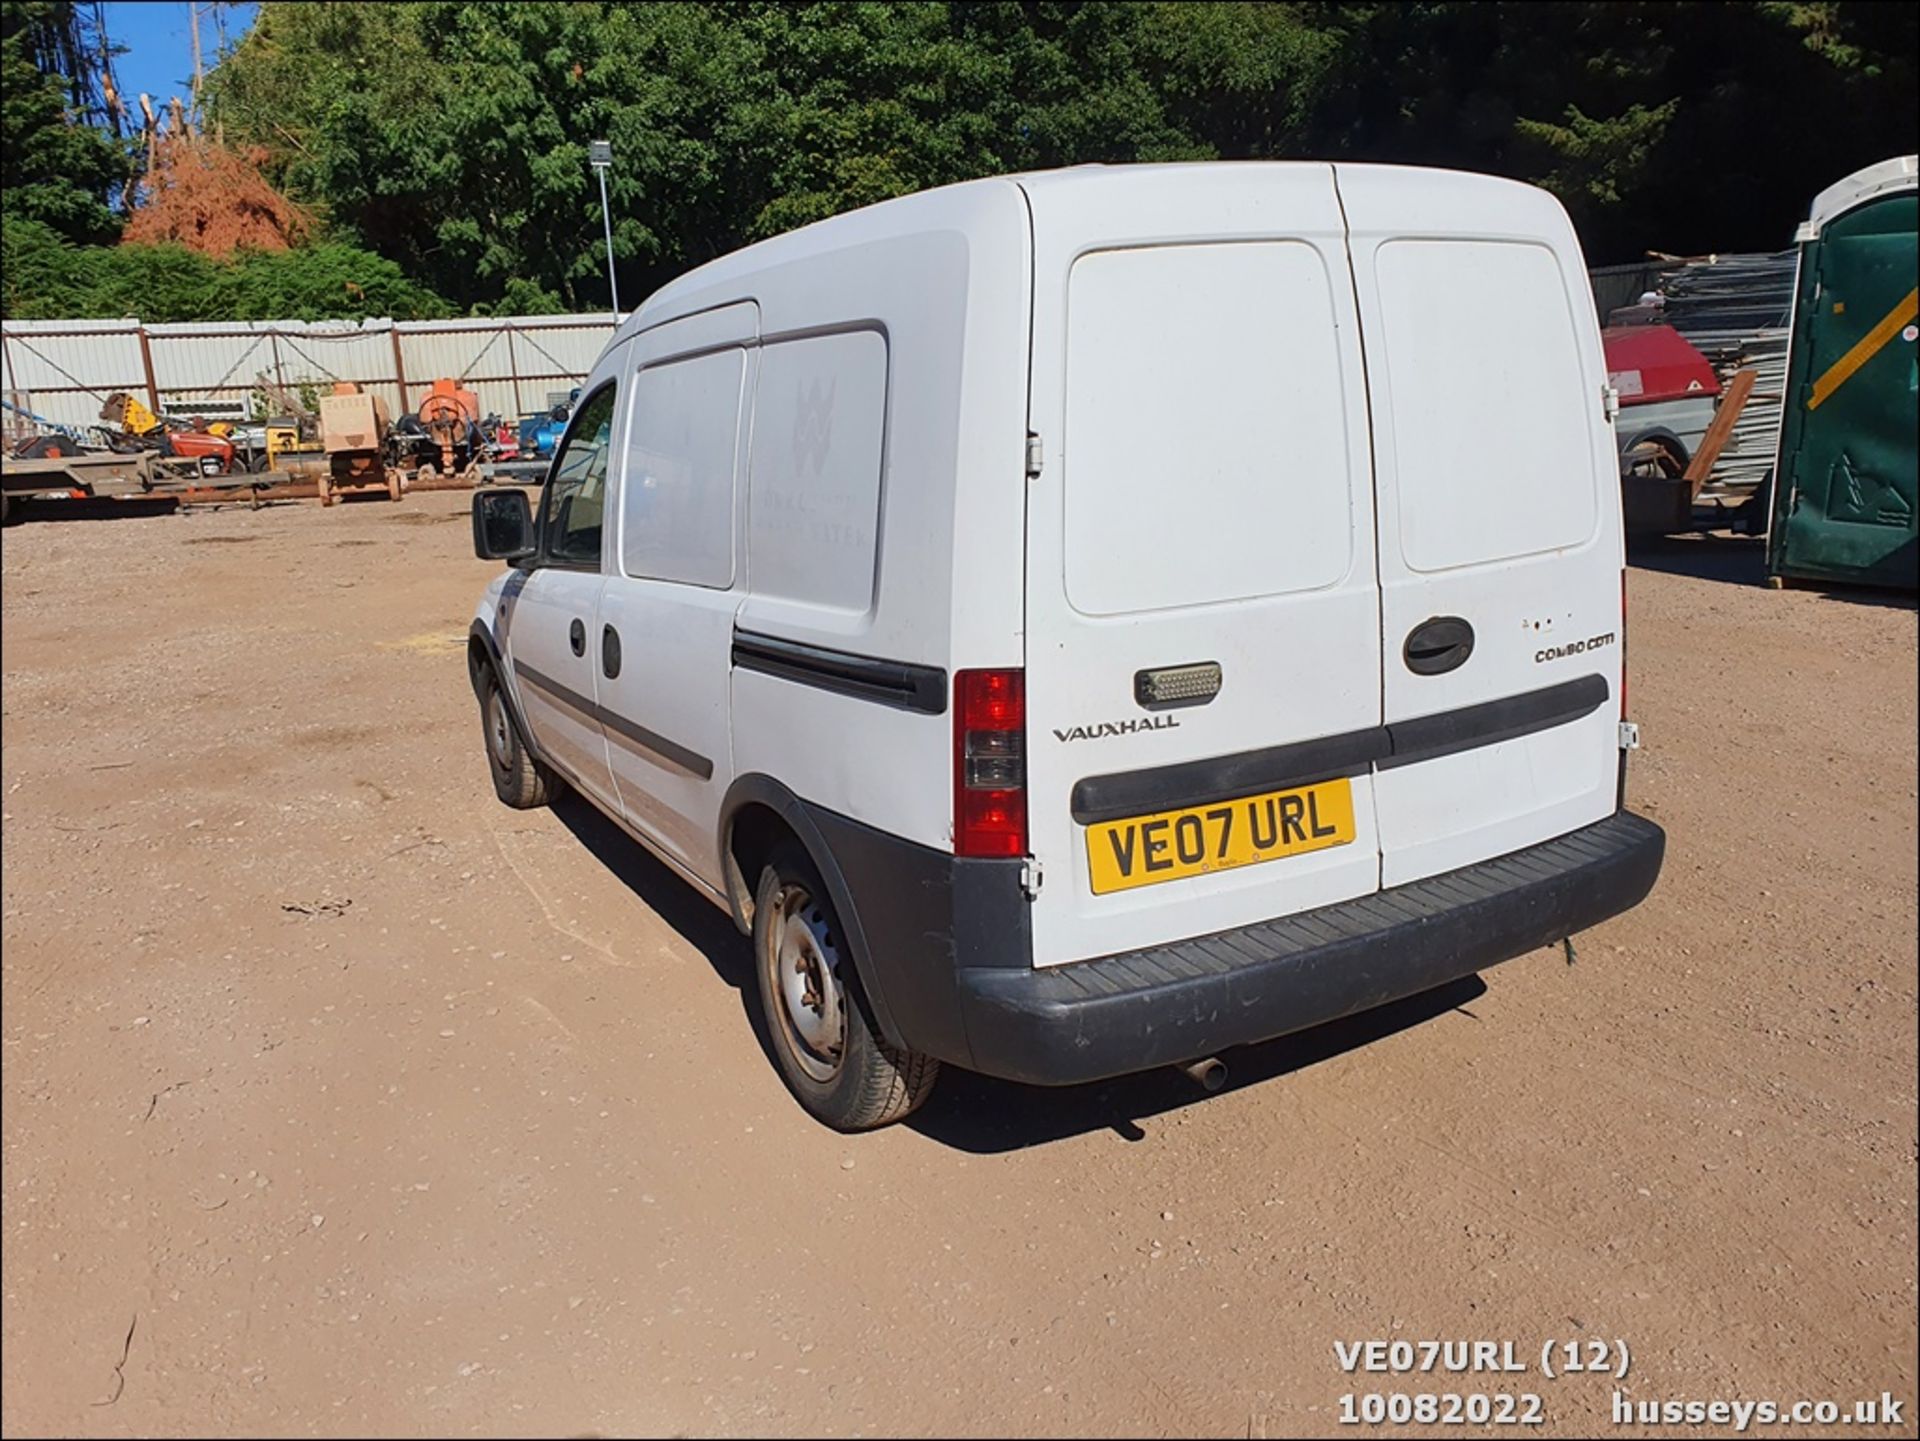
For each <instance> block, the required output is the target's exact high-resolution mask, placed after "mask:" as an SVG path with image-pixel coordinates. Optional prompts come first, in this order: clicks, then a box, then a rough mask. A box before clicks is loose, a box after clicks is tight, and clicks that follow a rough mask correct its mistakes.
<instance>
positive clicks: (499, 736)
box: [480, 666, 555, 811]
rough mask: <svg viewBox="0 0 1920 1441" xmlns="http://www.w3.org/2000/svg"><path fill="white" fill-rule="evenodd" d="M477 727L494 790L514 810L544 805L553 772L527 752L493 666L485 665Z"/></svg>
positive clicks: (549, 791) (549, 790) (549, 793)
mask: <svg viewBox="0 0 1920 1441" xmlns="http://www.w3.org/2000/svg"><path fill="white" fill-rule="evenodd" d="M480 729H481V731H482V733H483V735H484V737H485V740H486V747H487V770H488V772H489V773H490V774H491V775H492V776H493V793H494V794H495V795H497V796H499V797H500V800H501V801H502V803H503V804H506V805H510V806H512V807H513V808H514V809H515V810H517V811H530V810H535V809H537V808H539V807H540V806H544V805H546V804H547V802H548V801H549V800H551V799H552V796H553V792H554V789H555V781H554V779H553V775H552V772H550V771H549V770H548V769H547V768H546V767H545V766H544V765H542V764H540V762H539V761H537V760H535V759H534V758H533V757H532V756H531V755H529V754H528V753H527V743H526V740H525V738H524V737H522V736H521V734H520V727H519V725H518V724H517V723H516V722H515V721H514V718H513V707H512V706H510V705H508V704H507V695H506V692H505V691H504V690H502V689H501V688H500V677H499V675H498V674H496V673H495V671H494V669H493V667H492V666H488V667H487V670H486V679H485V682H484V683H483V684H482V686H481V688H480Z"/></svg>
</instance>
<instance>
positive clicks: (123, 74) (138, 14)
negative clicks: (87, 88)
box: [106, 0, 258, 129]
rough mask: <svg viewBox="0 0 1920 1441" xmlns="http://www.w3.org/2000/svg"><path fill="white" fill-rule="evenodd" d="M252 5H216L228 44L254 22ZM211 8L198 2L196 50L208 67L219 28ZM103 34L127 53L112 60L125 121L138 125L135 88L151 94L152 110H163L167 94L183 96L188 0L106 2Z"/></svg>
mask: <svg viewBox="0 0 1920 1441" xmlns="http://www.w3.org/2000/svg"><path fill="white" fill-rule="evenodd" d="M257 8H258V7H257V6H254V5H224V4H223V5H221V6H220V21H221V23H222V24H224V25H225V26H226V31H227V39H228V41H229V42H233V41H237V40H238V39H239V38H240V37H241V35H243V34H245V33H246V29H247V26H248V25H250V24H252V23H253V12H254V11H255V10H256V9H257ZM212 11H213V6H212V5H210V4H207V3H206V0H201V5H200V48H201V51H202V56H203V62H204V63H205V65H206V66H207V67H208V68H212V65H213V61H214V57H215V55H216V54H217V53H218V49H219V39H220V32H219V29H218V27H217V26H216V25H215V23H214V16H213V13H212ZM106 12H107V34H108V35H110V36H111V37H112V38H113V40H114V43H115V44H118V45H124V46H126V47H127V53H126V54H124V55H121V56H119V57H118V58H117V59H115V60H114V62H113V70H114V74H115V75H117V76H118V77H119V79H120V89H121V91H122V93H124V94H125V95H126V97H127V110H128V119H129V120H131V122H132V123H133V125H134V127H135V128H136V129H137V128H138V127H139V124H140V92H141V91H142V90H144V91H146V92H147V94H149V95H151V96H152V97H153V108H154V109H155V110H161V109H163V108H165V106H166V103H167V97H168V96H170V95H178V96H179V97H180V98H181V99H182V100H185V99H186V98H187V94H188V91H189V90H190V89H191V87H192V80H193V38H192V34H193V32H192V28H191V21H190V18H189V17H190V15H191V6H190V5H189V3H188V0H123V3H119V4H108V5H107V6H106Z"/></svg>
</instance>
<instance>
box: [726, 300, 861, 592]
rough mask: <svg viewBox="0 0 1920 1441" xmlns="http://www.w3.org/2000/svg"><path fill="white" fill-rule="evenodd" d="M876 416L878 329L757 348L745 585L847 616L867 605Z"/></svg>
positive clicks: (821, 336)
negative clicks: (846, 612) (757, 373)
mask: <svg viewBox="0 0 1920 1441" xmlns="http://www.w3.org/2000/svg"><path fill="white" fill-rule="evenodd" d="M886 420H887V342H886V338H885V337H884V336H882V335H881V334H880V333H879V332H878V331H873V330H853V331H847V332H844V333H842V334H838V335H816V336H811V337H809V338H807V339H804V340H788V341H782V342H779V343H777V344H772V345H767V346H765V347H763V348H762V349H761V352H760V379H759V382H758V384H757V385H756V386H755V395H754V405H753V451H752V457H753V458H752V477H751V479H750V480H749V482H748V488H747V575H748V580H749V583H750V585H751V586H752V589H753V593H754V594H755V595H757V596H770V597H778V598H780V599H783V600H795V601H800V602H802V603H805V604H809V605H817V606H823V607H827V608H830V609H834V610H842V611H850V612H853V613H854V614H859V613H860V612H863V611H865V610H866V609H867V608H868V606H870V605H871V604H872V603H873V587H874V547H875V542H876V540H877V538H878V534H879V530H880V457H881V448H882V443H883V441H884V439H885V436H886Z"/></svg>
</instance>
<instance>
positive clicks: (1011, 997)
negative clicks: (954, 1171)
mask: <svg viewBox="0 0 1920 1441" xmlns="http://www.w3.org/2000/svg"><path fill="white" fill-rule="evenodd" d="M1665 850H1666V835H1665V833H1664V832H1663V831H1662V830H1661V829H1660V827H1658V826H1657V825H1655V824H1653V822H1651V821H1648V820H1643V819H1642V818H1641V817H1639V816H1636V815H1632V814H1630V813H1629V812H1627V811H1624V810H1623V811H1619V812H1616V813H1615V814H1614V815H1612V816H1609V817H1608V818H1607V819H1606V820H1604V821H1601V822H1600V823H1599V824H1597V825H1592V826H1587V827H1585V828H1584V829H1582V830H1577V831H1574V832H1572V833H1570V834H1568V835H1564V836H1561V837H1559V838H1558V839H1556V840H1551V841H1547V842H1545V843H1543V844H1541V845H1537V846H1530V847H1528V848H1527V849H1525V850H1521V851H1515V852H1513V853H1512V854H1511V855H1505V856H1500V857H1498V858H1496V859H1494V860H1490V861H1483V862H1481V863H1480V864H1478V865H1472V866H1466V867H1463V868H1462V869H1460V870H1457V871H1449V872H1447V873H1446V874H1444V875H1439V876H1432V877H1429V878H1428V879H1426V880H1422V881H1414V882H1412V883H1410V884H1408V885H1404V886H1397V887H1395V888H1393V889H1392V890H1387V891H1379V892H1376V893H1374V894H1373V895H1369V896H1362V897H1359V898H1358V899H1356V900H1351V901H1343V902H1341V903H1340V904H1338V905H1331V906H1323V907H1321V908H1319V909H1317V910H1312V911H1306V912H1303V913H1301V914H1299V915H1293V916H1286V917H1282V918H1281V919H1279V920H1273V921H1264V922H1261V923H1260V924H1258V925H1253V926H1247V927H1244V928H1243V929H1240V930H1235V931H1223V932H1220V933H1219V934H1216V935H1210V936H1199V937H1196V938H1194V939H1192V940H1186V941H1179V942H1176V943H1174V944H1172V945H1167V946H1158V947H1154V948H1151V949H1148V950H1140V951H1129V952H1126V953H1124V954H1121V955H1115V956H1107V957H1104V958H1102V959H1100V960H1093V961H1081V962H1076V963H1074V964H1072V965H1065V966H1056V967H1052V968H1043V969H1033V968H1030V967H1028V968H1017V969H1016V968H1011V967H995V968H988V967H973V968H964V969H961V970H959V971H958V972H957V974H956V977H955V979H956V980H957V982H958V999H959V1002H960V1008H961V1013H962V1016H963V1018H964V1023H965V1028H966V1035H967V1039H968V1042H969V1044H970V1048H971V1051H972V1061H973V1065H974V1068H975V1069H977V1070H980V1071H983V1072H986V1073H987V1074H989V1075H994V1076H1001V1077H1004V1078H1006V1079H1008V1080H1013V1081H1023V1082H1026V1083H1029V1084H1033V1085H1070V1084H1073V1083H1075V1082H1080V1081H1095V1080H1101V1079H1103V1078H1106V1077H1109V1076H1117V1075H1123V1074H1126V1073H1128V1072H1131V1071H1142V1070H1147V1069H1149V1068H1151V1067H1154V1066H1159V1065H1167V1064H1173V1063H1178V1062H1182V1061H1190V1060H1193V1059H1195V1058H1197V1057H1201V1056H1209V1055H1213V1054H1214V1053H1215V1052H1218V1051H1221V1050H1224V1049H1226V1048H1227V1047H1230V1046H1240V1045H1247V1044H1250V1043H1252V1042H1256V1041H1265V1040H1271V1039H1272V1038H1273V1037H1275V1036H1283V1035H1286V1034H1288V1033H1289V1032H1293V1031H1299V1030H1304V1029H1306V1028H1307V1027H1309V1026H1317V1025H1320V1024H1322V1023H1323V1022H1326V1021H1333V1020H1338V1019H1339V1018H1340V1017H1342V1016H1347V1015H1352V1014H1353V1013H1354V1012H1356V1011H1363V1010H1367V1009H1369V1008H1370V1007H1373V1006H1379V1005H1384V1004H1386V1003H1387V1002H1389V1001H1395V1000H1399V999H1400V998H1402V997H1404V996H1411V995H1414V994H1417V993H1418V992H1420V991H1424V990H1429V989H1431V988H1432V987H1434V986H1439V985H1444V984H1445V983H1446V982H1448V981H1452V980H1457V979H1458V978H1460V977H1462V976H1466V975H1470V974H1472V973H1473V972H1475V971H1479V970H1484V969H1485V968H1487V967H1488V966H1492V965H1497V964H1498V963H1499V962H1501V961H1505V960H1511V959H1512V958H1513V957H1515V956H1518V955H1523V954H1525V953H1526V952H1528V951H1531V950H1535V949H1537V948H1539V947H1541V946H1546V945H1551V944H1552V943H1553V942H1555V941H1558V940H1560V939H1561V938H1562V937H1564V936H1569V935H1572V934H1573V933H1574V932H1575V931H1579V930H1583V929H1585V928H1586V927H1588V926H1592V925H1595V924H1597V923H1599V922H1600V921H1604V920H1606V919H1607V918H1608V917H1609V916H1615V915H1618V914H1620V912H1622V911H1625V910H1628V909H1630V908H1631V907H1633V906H1635V905H1637V904H1639V903H1640V901H1641V900H1643V899H1645V897H1646V895H1647V893H1648V892H1649V891H1651V890H1652V889H1653V883H1654V881H1655V879H1656V878H1657V877H1658V876H1659V874H1660V862H1661V859H1662V856H1663V855H1664V853H1665Z"/></svg>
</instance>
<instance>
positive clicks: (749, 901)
mask: <svg viewBox="0 0 1920 1441" xmlns="http://www.w3.org/2000/svg"><path fill="white" fill-rule="evenodd" d="M783 844H790V845H797V846H798V847H799V848H800V849H801V850H802V851H803V852H804V853H805V854H806V856H807V859H808V860H809V861H811V862H812V863H813V868H814V870H815V872H816V873H817V874H818V875H819V877H820V880H821V883H822V884H823V885H824V886H825V887H826V890H827V899H828V900H829V901H831V902H832V903H833V911H834V914H835V915H836V916H837V917H838V918H839V921H840V927H841V930H842V931H843V932H844V933H845V936H846V940H847V948H848V951H849V956H848V959H849V960H851V961H852V962H853V972H854V974H853V982H854V984H855V985H856V986H857V987H858V988H859V991H860V999H861V1000H862V1002H863V1003H865V1005H866V1006H867V1010H868V1014H870V1015H871V1016H872V1017H873V1022H874V1024H875V1025H876V1026H877V1027H878V1028H879V1030H880V1034H881V1036H882V1038H883V1039H885V1040H886V1041H887V1042H888V1043H889V1044H891V1045H894V1046H901V1045H903V1042H902V1041H901V1039H900V1032H899V1028H898V1027H897V1026H895V1025H894V1022H893V1015H892V1013H891V1012H890V1011H889V1010H888V1009H887V1003H886V998H885V996H883V995H882V994H881V993H880V991H879V990H878V989H877V988H876V987H875V985H874V966H873V960H872V955H871V952H870V951H869V950H868V948H867V938H866V933H865V931H863V930H862V929H861V926H860V913H859V910H858V909H857V908H856V907H855V905H854V901H853V894H852V892H851V891H850V890H849V889H848V886H847V881H846V877H845V875H844V874H842V872H841V870H840V866H839V863H838V862H837V861H835V859H834V855H833V848H832V847H831V846H829V845H828V844H827V841H826V838H825V837H824V836H822V835H821V834H820V828H819V827H818V826H816V825H815V824H814V823H813V819H812V818H811V817H810V816H809V815H808V814H807V808H806V806H805V805H804V804H803V803H802V802H801V800H800V798H799V797H798V796H796V795H795V794H794V793H793V792H792V791H791V790H789V789H788V788H787V787H786V786H784V785H782V784H781V783H780V782H779V781H777V780H775V779H774V778H773V777H772V776H768V775H760V774H757V773H750V774H748V775H743V776H737V777H735V779H734V782H733V784H732V785H730V786H729V787H727V795H726V799H725V801H724V802H722V804H721V807H720V860H721V866H722V869H723V871H724V873H725V876H726V891H727V910H728V912H729V913H730V914H731V915H732V916H733V923H734V925H735V926H736V927H738V928H739V930H740V933H741V934H742V935H747V936H750V935H752V934H753V906H754V888H755V887H756V886H757V885H758V884H759V881H760V871H761V868H762V867H763V866H764V865H765V864H766V862H767V860H768V858H769V857H770V856H772V855H773V854H774V853H775V852H777V851H778V849H779V848H780V846H781V845H783Z"/></svg>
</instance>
